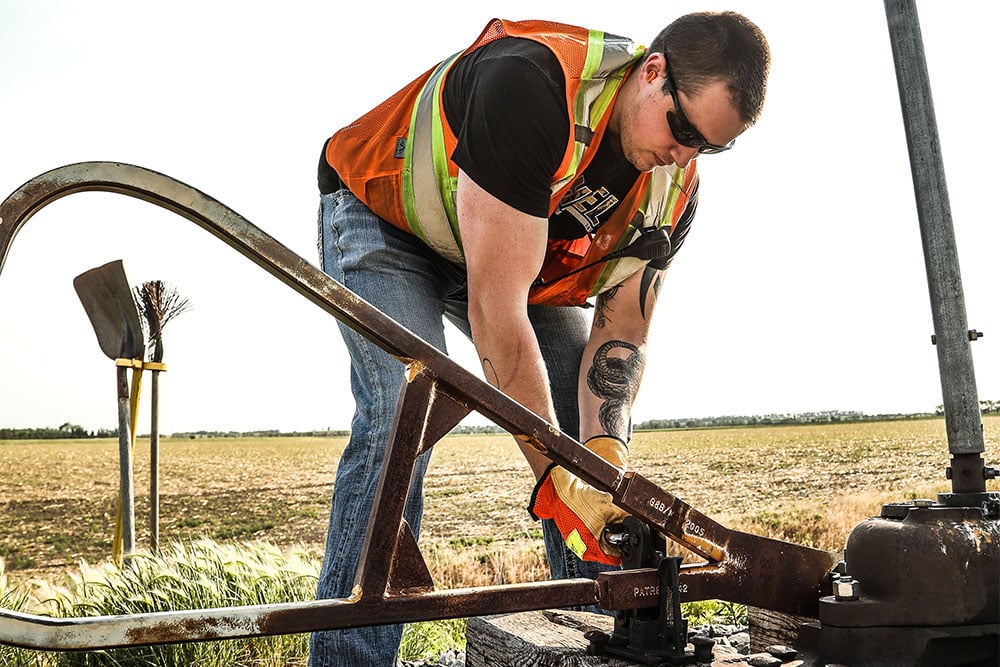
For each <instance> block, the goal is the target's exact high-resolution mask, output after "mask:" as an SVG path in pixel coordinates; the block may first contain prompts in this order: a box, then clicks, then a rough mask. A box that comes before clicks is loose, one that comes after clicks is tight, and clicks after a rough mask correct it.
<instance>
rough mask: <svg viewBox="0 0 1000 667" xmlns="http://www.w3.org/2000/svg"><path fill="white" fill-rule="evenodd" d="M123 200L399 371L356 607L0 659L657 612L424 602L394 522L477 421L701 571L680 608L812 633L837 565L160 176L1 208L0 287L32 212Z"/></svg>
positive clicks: (95, 174) (462, 594) (538, 603)
mask: <svg viewBox="0 0 1000 667" xmlns="http://www.w3.org/2000/svg"><path fill="white" fill-rule="evenodd" d="M95 190H96V191H104V192H114V193H118V194H124V195H128V196H131V197H135V198H138V199H142V200H144V201H147V202H150V203H153V204H156V205H158V206H161V207H163V208H165V209H168V210H170V211H173V212H175V213H177V214H178V215H181V216H182V217H184V218H187V219H188V220H190V221H192V222H194V223H195V224H197V225H199V226H200V227H202V228H203V229H205V230H206V231H208V232H209V233H211V234H212V235H214V236H216V237H217V238H219V239H220V240H222V241H223V242H224V243H226V244H228V245H229V246H231V247H232V248H234V249H235V250H237V251H238V252H240V253H241V254H243V255H244V256H246V257H247V258H249V259H250V260H251V261H253V262H254V263H256V264H257V265H259V266H260V267H262V268H263V269H264V270H265V271H267V272H269V273H270V274H271V275H273V276H275V277H276V278H278V279H279V280H280V281H281V282H283V283H285V284H286V285H288V286H289V287H291V288H292V289H293V290H295V291H296V292H298V293H299V294H301V295H303V296H305V297H306V298H307V299H309V300H310V301H312V302H313V303H314V304H316V305H318V306H319V307H320V308H322V309H323V310H324V311H326V312H327V313H329V314H331V315H333V316H334V317H335V318H337V319H338V320H340V321H341V322H344V323H345V324H347V325H348V326H350V327H352V328H353V329H355V330H356V331H357V332H358V333H360V334H361V335H364V336H365V337H367V338H368V339H369V340H371V341H372V342H373V343H375V344H377V345H379V346H380V347H382V348H383V349H384V350H386V351H387V352H389V353H390V354H393V355H395V356H396V357H397V358H399V359H400V360H402V361H403V362H404V363H407V364H408V369H407V380H408V382H406V383H404V385H403V389H402V394H401V397H400V401H399V404H398V407H397V414H396V421H395V425H394V428H393V433H392V437H391V442H390V446H389V448H388V451H387V454H386V460H385V464H384V465H383V467H382V469H383V473H382V474H383V477H382V479H381V480H380V483H379V495H378V498H377V499H376V502H375V505H374V506H373V508H372V514H371V517H370V520H369V524H368V531H367V534H366V536H365V547H364V556H363V559H362V562H361V563H360V564H359V567H358V572H357V576H356V579H355V594H354V595H352V596H351V597H350V598H348V599H344V600H320V601H313V602H303V603H286V604H276V605H263V606H254V607H234V608H225V609H201V610H193V611H179V612H166V613H153V614H140V615H134V616H102V617H91V618H75V619H53V618H48V617H42V616H33V615H30V614H23V613H19V612H14V611H10V610H0V643H3V644H11V645H15V646H24V647H28V648H37V649H49V650H80V649H103V648H111V647H116V646H125V645H133V644H155V643H166V642H180V641H203V640H212V639H224V638H235V637H247V636H256V635H274V634H285V633H297V632H310V631H314V630H324V629H335V628H346V627H358V626H365V625H376V624H382V623H398V622H405V621H417V620H434V619H441V618H455V617H464V616H475V615H482V614H488V613H500V612H515V611H527V610H533V609H546V608H557V607H568V606H580V605H590V604H600V605H601V606H603V607H605V608H607V609H636V608H641V607H645V606H650V605H652V604H655V603H656V599H655V596H654V595H653V594H652V593H650V591H654V590H656V587H657V585H658V575H657V572H656V570H654V569H639V570H629V571H622V572H613V573H607V574H602V575H601V576H600V577H599V578H598V580H597V581H596V582H594V581H590V580H582V579H574V580H567V581H549V582H538V583H533V584H515V585H507V586H493V587H486V588H476V589H462V590H452V591H435V590H434V585H433V581H431V578H430V575H429V573H428V572H427V568H426V565H425V564H424V562H423V558H422V556H421V555H420V552H419V549H418V548H417V546H416V542H415V541H414V539H413V536H412V533H411V532H410V530H409V527H408V526H407V525H406V523H405V521H403V519H402V507H403V502H404V500H405V498H406V494H407V490H408V486H409V479H410V472H411V470H412V467H413V464H414V461H415V459H416V457H417V456H418V455H419V454H420V453H421V452H424V451H426V450H427V449H429V448H430V447H432V446H433V445H434V443H436V442H437V441H438V440H439V439H440V438H441V437H443V436H444V435H445V434H447V433H448V432H449V431H450V430H451V429H452V428H453V427H454V426H455V425H456V424H458V422H459V421H461V419H462V418H464V417H465V415H467V414H468V413H469V412H471V411H472V410H476V411H478V412H479V413H480V414H482V415H484V416H485V417H487V418H489V419H491V420H492V421H493V422H494V423H496V424H497V425H498V426H500V427H502V428H504V429H506V430H507V431H508V432H510V433H511V434H513V435H515V436H518V437H519V438H520V439H522V440H525V441H528V442H530V443H531V444H532V445H533V446H535V447H536V448H537V449H538V450H539V451H541V452H543V453H545V455H546V456H548V457H549V458H550V459H551V460H552V461H554V462H556V463H558V464H560V465H562V466H564V467H565V468H567V469H569V470H570V471H572V472H574V473H576V474H577V475H578V476H579V477H581V478H582V479H583V480H584V481H586V482H588V483H590V484H592V485H594V486H596V487H598V488H601V489H603V490H606V491H608V492H609V493H611V495H612V496H613V498H614V500H615V503H616V504H618V505H619V506H620V507H622V508H623V509H625V510H626V511H628V512H630V513H631V514H632V515H633V516H636V517H639V518H640V519H641V520H642V521H644V522H645V523H647V524H648V525H649V526H650V527H651V528H653V529H655V530H657V531H659V532H661V533H662V534H663V535H665V536H667V537H669V538H670V539H672V540H674V541H676V542H678V543H679V544H681V545H683V546H684V547H686V548H688V549H690V550H691V551H693V552H695V553H697V554H699V555H700V556H701V557H702V558H704V559H705V561H706V563H705V564H703V565H694V566H685V567H682V568H681V570H680V573H679V577H678V579H679V586H681V587H682V588H683V589H684V590H685V595H686V597H687V599H690V600H700V599H724V600H729V601H733V602H740V603H745V604H750V605H754V606H757V607H761V608H764V609H770V610H774V611H780V612H785V613H791V614H798V615H804V616H813V617H815V616H816V614H817V610H818V600H819V597H820V596H821V595H824V594H827V593H828V592H829V589H830V584H829V577H828V574H829V573H830V571H832V570H833V568H834V567H835V566H836V564H837V562H838V560H839V555H838V554H833V553H829V552H826V551H821V550H818V549H811V548H808V547H804V546H801V545H796V544H790V543H787V542H781V541H778V540H772V539H768V538H763V537H759V536H756V535H750V534H748V533H742V532H739V531H733V530H729V529H727V528H725V527H723V526H722V525H720V524H718V523H717V522H715V521H713V520H712V519H710V518H709V517H707V516H705V515H704V514H701V513H700V512H698V511H697V510H695V509H694V508H692V507H691V506H690V505H688V504H687V503H685V502H684V501H683V500H681V499H680V498H677V497H675V496H673V495H672V494H670V493H668V492H666V491H664V490H663V489H661V488H659V487H658V486H656V485H655V484H653V483H652V482H650V481H649V480H647V479H645V478H644V477H642V476H641V475H639V474H637V473H634V472H628V473H624V474H623V473H621V471H619V470H618V469H617V468H615V467H614V466H612V465H610V464H609V463H607V462H606V461H604V459H602V458H600V457H599V456H597V455H596V454H594V453H592V452H590V451H589V450H588V449H586V448H585V447H583V446H582V445H581V444H580V443H579V442H578V441H576V440H575V439H573V438H571V437H569V436H568V435H566V434H565V433H563V432H561V431H560V430H559V429H557V428H555V427H554V426H553V425H551V424H549V423H548V422H546V421H545V420H543V419H542V418H541V417H539V416H537V415H535V414H534V413H532V412H530V411H529V410H527V409H525V408H524V407H523V406H521V405H520V404H518V403H517V402H515V401H514V400H512V399H511V398H509V397H508V396H507V395H505V394H504V393H502V392H500V391H499V390H497V389H496V388H494V387H492V386H491V385H489V384H487V383H485V382H483V381H482V380H480V379H479V378H478V377H476V376H475V375H473V374H472V373H470V372H469V371H467V370H465V369H464V368H462V367H461V366H460V365H458V364H457V363H456V362H455V361H454V360H452V359H450V358H449V357H448V356H447V355H445V354H443V353H441V352H440V351H438V350H437V349H436V348H434V347H433V346H432V345H430V344H428V343H427V342H425V341H424V340H422V339H420V338H419V337H417V336H416V335H414V334H413V333H411V332H410V331H408V330H407V329H405V328H404V327H402V326H400V325H399V324H398V323H396V322H395V321H393V320H392V319H391V318H389V317H387V316H386V315H385V314H384V313H382V312H380V311H379V310H378V309H376V308H375V307H373V306H372V305H371V304H369V303H367V302H365V301H364V300H362V299H361V298H360V297H358V296H357V295H356V294H354V293H352V292H351V291H350V290H348V289H347V288H346V287H344V286H343V285H341V284H340V283H338V282H336V281H335V280H333V279H332V278H330V277H329V276H328V275H326V274H325V273H323V272H322V271H320V270H319V269H318V268H316V267H315V266H314V265H313V264H311V263H310V262H308V261H306V260H305V259H303V258H301V257H299V256H298V255H296V254H295V253H293V252H292V251H290V250H289V249H288V248H286V247H285V246H283V245H281V244H280V243H278V242H277V241H276V240H275V239H274V238H272V237H271V236H269V235H268V234H266V233H265V232H264V231H262V230H261V229H259V228H258V227H256V226H254V225H253V224H251V223H250V222H249V221H248V220H246V219H245V218H244V217H242V216H241V215H239V214H238V213H236V212H235V211H233V210H232V209H230V208H228V207H226V206H224V205H223V204H221V203H220V202H218V201H216V200H215V199H213V198H211V197H209V196H208V195H206V194H204V193H202V192H200V191H198V190H196V189H194V188H192V187H190V186H188V185H185V184H183V183H180V182H179V181H176V180H174V179H172V178H170V177H168V176H165V175H163V174H160V173H157V172H154V171H151V170H149V169H145V168H142V167H137V166H132V165H127V164H121V163H114V162H85V163H79V164H73V165H68V166H64V167H59V168H57V169H54V170H52V171H49V172H46V173H44V174H41V175H40V176H37V177H36V178H33V179H31V180H30V181H28V182H27V183H25V184H24V185H22V186H21V187H20V188H18V189H17V190H16V191H15V192H14V193H12V194H11V195H10V196H9V197H7V199H6V200H4V202H3V203H2V204H0V271H2V268H3V264H4V261H5V259H6V257H7V253H8V252H9V250H10V246H11V243H12V241H13V239H14V236H15V235H16V234H17V232H18V231H19V230H20V229H21V227H22V226H23V225H24V224H25V223H26V222H27V220H28V219H29V218H31V216H32V215H34V214H35V213H36V212H37V211H38V210H40V209H41V208H43V207H44V206H46V205H47V204H50V203H52V202H53V201H55V200H57V199H59V198H61V197H64V196H67V195H70V194H73V193H77V192H85V191H95Z"/></svg>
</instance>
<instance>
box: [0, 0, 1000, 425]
mask: <svg viewBox="0 0 1000 667" xmlns="http://www.w3.org/2000/svg"><path fill="white" fill-rule="evenodd" d="M484 5H485V3H478V2H476V3H472V2H468V3H461V2H447V3H444V2H440V1H438V0H426V1H425V2H421V3H396V4H393V6H392V9H391V10H390V9H388V8H387V6H386V5H384V4H381V3H348V4H345V3H340V2H332V1H330V2H324V3H319V2H284V3H281V4H280V5H278V4H277V3H268V4H264V3H257V2H214V1H208V2H206V1H205V0H198V1H197V2H193V1H189V0H178V1H175V2H171V3H166V4H164V3H144V2H124V1H121V2H109V1H101V0H98V1H95V2H87V3H80V2H70V1H68V0H45V1H44V2H38V1H37V0H5V1H4V2H3V3H2V4H0V110H2V111H0V156H2V159H0V197H5V196H6V195H7V194H9V193H10V192H12V191H13V190H15V189H16V188H17V187H18V186H20V185H21V184H22V183H24V182H25V181H27V180H29V179H30V178H32V177H34V176H36V175H38V174H40V173H42V172H45V171H47V170H49V169H52V168H55V167H58V166H61V165H65V164H70V163H73V162H79V161H86V160H113V161H121V162H128V163H132V164H137V165H141V166H144V167H148V168H150V169H154V170H156V171H160V172H162V173H165V174H167V175H170V176H173V177H175V178H177V179H179V180H181V181H183V182H185V183H188V184H189V185H192V186H194V187H196V188H198V189H200V190H202V191H204V192H206V193H208V194H209V195H212V196H213V197H215V198H217V199H219V200H220V201H222V202H223V203H225V204H227V205H229V206H230V207H232V208H234V209H235V210H237V211H239V212H240V213H241V214H243V215H244V216H246V217H247V218H249V219H250V220H251V221H252V222H254V223H255V224H256V225H258V226H259V227H261V228H263V229H264V230H265V231H267V232H268V233H270V234H272V235H273V236H274V237H276V238H277V239H278V240H279V241H281V242H282V243H284V244H285V245H287V246H288V247H290V248H291V249H292V250H293V251H295V252H297V253H298V254H300V255H302V256H303V257H305V258H307V259H308V260H309V261H312V262H314V263H315V261H316V259H315V217H316V204H317V200H316V190H315V170H316V162H317V159H318V155H319V151H320V147H321V145H322V142H323V140H324V139H325V138H326V137H327V136H328V135H329V134H330V133H332V132H333V131H334V130H336V129H337V128H338V127H340V126H342V125H344V124H346V123H348V122H350V121H351V120H353V119H354V118H356V117H357V116H358V115H360V114H361V113H363V112H364V111H365V110H367V109H368V108H369V107H371V106H372V105H374V104H375V103H377V102H379V101H381V100H382V99H383V98H384V97H386V96H387V95H389V94H390V93H392V92H393V91H395V90H396V89H397V88H399V87H400V86H401V85H403V84H404V83H406V82H407V81H409V80H410V79H412V78H413V77H415V76H416V75H417V74H419V73H420V72H421V71H423V70H424V69H426V68H427V67H429V66H430V65H431V64H433V62H435V61H436V60H438V59H440V58H443V57H444V56H446V55H448V54H450V53H452V52H454V51H457V50H459V49H461V48H463V47H465V46H466V45H467V44H468V43H469V42H470V41H471V40H472V39H473V38H475V36H476V35H477V34H478V33H479V31H480V30H481V28H482V27H483V26H484V25H485V23H486V22H487V21H488V20H489V19H490V18H491V17H492V16H494V15H500V16H502V17H504V18H510V19H525V18H548V19H553V20H560V21H564V22H568V23H575V24H579V25H585V26H587V27H595V28H601V29H604V30H607V31H609V32H613V33H617V34H624V35H629V36H631V37H633V38H634V39H635V40H636V41H638V42H641V43H648V42H649V41H650V40H651V39H652V37H653V36H654V35H655V33H656V32H658V31H659V29H660V28H661V27H662V26H663V25H665V24H666V23H669V22H670V20H672V19H673V18H675V17H676V16H678V15H680V14H683V13H686V12H688V11H695V10H700V9H734V10H737V11H741V12H743V13H745V14H746V15H747V16H748V17H749V18H751V19H752V20H754V21H755V22H756V23H758V25H760V26H761V28H762V29H763V30H764V32H765V33H766V35H767V36H768V39H769V41H770V44H771V49H772V56H773V70H772V76H771V80H770V87H769V92H768V99H767V104H766V106H765V110H764V115H763V118H762V120H761V121H760V123H759V124H758V126H757V127H755V128H753V129H752V130H750V131H749V132H748V133H747V134H746V135H745V136H744V137H742V138H741V139H740V140H739V142H738V144H737V148H736V149H735V150H733V151H731V152H730V153H729V154H726V155H718V156H708V157H706V158H704V159H703V160H701V163H700V170H701V172H702V175H703V184H702V197H701V205H700V206H699V211H698V220H697V222H696V225H695V228H694V229H693V231H692V233H691V235H690V237H689V239H688V241H687V243H686V244H685V248H684V250H683V252H681V253H680V255H678V258H677V260H676V261H675V263H674V265H673V267H672V268H671V270H670V273H669V276H668V280H667V282H666V285H665V287H664V290H663V292H662V293H661V302H660V308H659V310H658V312H657V314H656V317H655V320H654V327H653V343H652V345H651V347H650V353H649V359H648V364H647V369H646V376H645V381H644V384H643V388H642V390H641V392H640V394H639V398H638V401H637V404H636V407H635V411H634V417H635V419H636V420H637V421H643V420H646V419H652V418H660V417H663V418H667V417H686V416H701V415H721V414H754V413H772V412H797V411H810V410H827V409H844V410H864V411H866V412H869V413H875V412H888V411H904V412H910V411H925V410H932V409H933V408H934V406H935V405H938V404H940V403H941V402H942V400H941V389H940V381H939V376H938V367H937V360H936V356H935V352H934V348H933V347H932V346H931V344H930V336H931V334H932V333H933V325H932V322H931V316H930V303H929V297H928V294H927V283H926V276H925V273H924V268H923V255H922V251H921V244H920V234H919V228H918V224H917V218H916V208H915V204H914V197H913V189H912V182H911V180H910V172H909V163H908V159H907V152H906V143H905V136H904V134H903V129H902V121H901V113H900V107H899V97H898V93H897V89H896V80H895V73H894V69H893V63H892V56H891V52H890V46H889V39H888V32H887V27H886V19H885V14H884V9H883V6H882V3H879V2H875V1H874V0H847V1H842V2H837V3H815V2H808V3H807V2H798V3H784V2H782V3H776V2H763V1H762V0H758V1H757V2H740V1H736V0H733V1H732V2H729V3H726V4H720V3H717V2H707V3H694V2H681V1H677V2H658V3H630V4H628V5H625V4H623V5H621V6H620V7H621V11H618V10H617V7H614V6H613V5H611V4H609V3H598V2H592V1H590V0H584V1H582V2H574V3H568V2H567V3H561V2H550V3H538V2H525V1H523V0H504V2H503V3H499V4H498V5H497V6H496V8H494V9H481V8H480V7H482V6H484ZM654 8H655V9H654ZM918 9H919V11H920V18H921V25H922V29H923V36H924V44H925V49H926V52H927V59H928V67H929V70H930V74H931V84H932V89H933V94H934V103H935V108H936V112H937V119H938V125H939V130H940V136H941V144H942V150H943V156H944V161H945V165H946V168H947V172H946V173H947V177H948V186H949V193H950V199H951V206H952V213H953V218H954V225H955V233H956V236H957V241H958V250H959V257H960V260H961V269H962V276H963V280H964V287H965V296H966V304H967V310H968V314H969V325H970V327H972V328H975V329H978V330H980V331H984V332H985V333H986V337H985V338H984V339H982V340H980V341H978V342H977V343H975V344H974V346H973V350H974V355H975V356H974V359H975V365H976V375H977V379H978V386H979V396H980V398H983V399H1000V355H998V352H997V345H998V343H1000V312H998V311H1000V309H998V308H997V299H996V295H997V290H998V285H1000V263H998V262H997V261H996V259H995V253H996V249H997V247H998V246H1000V243H998V241H1000V231H998V228H1000V225H998V220H997V214H996V212H995V210H994V209H993V208H992V207H991V206H990V203H991V202H990V199H991V198H992V197H993V196H994V193H995V190H996V184H995V182H994V179H995V174H996V168H995V166H991V165H993V162H994V159H995V158H994V156H995V155H996V153H997V150H998V139H997V136H996V132H995V131H994V126H995V122H994V120H993V119H994V116H995V115H996V112H997V111H996V110H997V108H998V107H1000V104H998V103H1000V99H998V97H1000V95H998V92H997V86H996V85H995V84H994V83H993V81H992V79H993V77H994V70H995V67H996V64H997V63H996V55H995V42H996V34H995V26H996V25H998V24H1000V3H997V2H994V1H992V0H989V1H988V0H981V1H978V2H962V1H958V0H956V1H953V2H947V3H942V2H922V3H919V5H918ZM114 259H123V260H124V262H125V268H126V271H127V273H128V276H129V280H130V282H131V283H133V284H137V283H139V282H142V281H145V280H152V279H160V280H165V281H167V282H169V283H171V284H173V285H175V286H177V288H178V289H179V290H180V291H181V292H182V293H183V294H184V295H185V296H187V297H188V298H189V299H190V300H191V302H192V303H193V306H194V309H193V310H192V311H191V312H189V313H187V314H185V315H183V316H181V317H179V318H178V319H177V320H176V321H175V322H174V323H172V324H171V325H170V327H169V328H168V329H167V330H166V336H165V343H166V346H165V349H166V356H165V359H164V360H165V361H166V363H167V364H168V366H169V372H167V373H166V374H165V375H164V376H163V381H162V392H161V408H160V410H161V413H160V414H161V430H162V432H164V433H170V432H174V431H185V430H199V429H208V430H249V429H259V428H278V429H281V430H286V431H290V430H305V429H322V428H327V427H330V428H346V427H347V426H348V425H349V422H350V415H351V413H352V411H353V402H352V399H351V396H350V392H349V386H348V361H347V354H346V352H345V351H344V348H343V346H342V343H341V341H340V337H339V333H338V331H337V328H336V322H335V320H334V319H333V318H332V317H330V316H328V315H326V314H324V313H322V312H321V311H320V310H319V309H318V308H316V307H315V306H313V305H312V304H311V303H309V302H307V301H306V300H305V299H304V298H302V297H300V296H299V295H297V294H296V293H294V292H292V291H291V290H290V289H288V288H287V287H285V286H284V285H283V284H281V283H279V282H278V281H277V280H276V279H274V278H272V277H271V276H270V275H268V274H266V273H265V272H264V271H263V270H261V269H260V268H258V267H257V266H256V265H254V264H252V263H251V262H250V261H249V260H247V259H245V258H244V257H242V256H241V255H239V254H238V253H236V252H234V251H233V250H231V249H230V248H229V247H228V246H226V245H225V244H223V243H222V242H220V241H218V240H217V239H215V238H214V237H212V236H210V235H209V234H207V233H206V232H204V231H202V230H201V229H200V228H198V227H196V226H195V225H193V224H192V223H189V222H188V221H186V220H183V219H181V218H179V217H177V216H175V215H173V214H170V213H167V212H165V211H162V210H161V209H158V208H157V207H154V206H152V205H149V204H145V203H143V202H139V201H137V200H133V199H131V198H127V197H122V196H120V195H112V194H104V193H85V194H77V195H73V196H71V197H68V198H65V199H62V200H60V201H58V202H56V203H55V204H52V205H50V206H49V207H47V208H46V209H44V210H43V211H41V212H40V213H39V214H37V215H36V216H35V217H34V218H33V219H31V220H30V222H29V223H28V224H27V225H26V226H25V227H24V228H23V229H22V231H21V232H20V234H19V235H18V236H17V238H16V239H15V240H14V243H13V245H12V247H11V252H10V254H9V256H8V258H7V262H6V266H5V267H4V269H3V272H2V274H0V426H14V427H33V426H58V425H59V424H62V423H64V422H72V423H76V424H81V425H83V426H84V427H86V428H88V429H96V428H100V427H108V428H113V427H114V426H115V424H116V421H117V413H116V403H115V369H114V365H113V363H112V362H111V361H110V360H108V359H107V358H106V357H104V356H103V354H102V353H101V352H100V349H99V348H98V346H97V343H96V339H95V337H94V333H93V330H92V329H91V327H90V324H89V322H88V320H87V318H86V316H85V314H84V311H83V308H82V307H81V305H80V303H79V300H78V299H77V296H76V293H75V292H74V290H73V287H72V280H73V277H74V276H76V275H78V274H79V273H82V272H83V271H86V270H88V269H90V268H93V267H96V266H99V265H101V264H104V263H105V262H108V261H111V260H114ZM450 341H451V345H452V352H453V354H454V355H455V356H456V357H457V358H458V359H459V361H460V362H461V363H462V364H463V365H465V366H466V367H467V368H470V369H474V371H475V372H477V373H478V370H477V368H478V367H477V364H476V361H475V357H474V355H473V354H472V353H471V350H472V348H471V345H470V344H468V343H467V342H466V341H464V339H462V338H461V336H460V334H455V335H454V336H452V338H451V339H450ZM146 387H147V388H148V380H147V383H146ZM143 405H144V408H145V409H144V410H143V418H142V421H141V422H140V431H144V430H145V429H148V407H149V405H148V397H147V398H144V404H143ZM480 419H481V418H480Z"/></svg>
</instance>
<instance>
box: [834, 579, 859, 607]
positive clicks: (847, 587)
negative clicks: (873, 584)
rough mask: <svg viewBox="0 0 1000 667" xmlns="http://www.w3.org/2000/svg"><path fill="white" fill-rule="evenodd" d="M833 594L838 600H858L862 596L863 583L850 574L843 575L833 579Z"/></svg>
mask: <svg viewBox="0 0 1000 667" xmlns="http://www.w3.org/2000/svg"><path fill="white" fill-rule="evenodd" d="M833 595H834V597H835V598H836V599H837V602H849V601H852V600H857V599H858V598H859V597H860V596H861V584H860V583H859V582H858V580H857V579H855V578H854V577H852V576H850V575H846V574H845V575H842V576H841V577H839V578H837V579H834V581H833Z"/></svg>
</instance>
